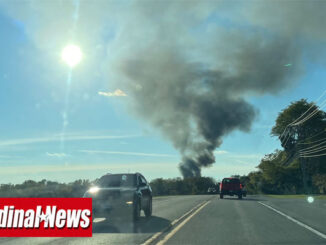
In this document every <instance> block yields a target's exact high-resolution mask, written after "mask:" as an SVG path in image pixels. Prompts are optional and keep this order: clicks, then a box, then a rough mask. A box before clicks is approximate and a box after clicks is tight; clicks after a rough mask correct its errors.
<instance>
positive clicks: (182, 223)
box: [157, 201, 211, 245]
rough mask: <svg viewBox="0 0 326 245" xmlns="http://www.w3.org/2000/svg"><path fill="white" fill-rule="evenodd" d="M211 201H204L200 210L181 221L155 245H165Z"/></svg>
mask: <svg viewBox="0 0 326 245" xmlns="http://www.w3.org/2000/svg"><path fill="white" fill-rule="evenodd" d="M210 202H211V201H206V203H205V204H203V205H202V206H201V207H200V208H198V209H197V210H196V211H195V212H193V213H192V214H191V215H190V216H189V217H187V218H186V219H185V220H184V221H182V222H181V223H180V224H179V225H177V227H175V228H174V229H173V230H172V231H171V232H170V233H169V234H167V235H166V236H165V237H164V239H163V240H161V241H160V242H158V243H157V245H163V244H165V243H166V242H167V241H168V240H169V239H170V238H171V237H172V236H174V234H175V233H177V232H178V231H179V230H180V229H181V228H182V227H183V226H184V225H185V224H186V223H187V222H188V221H189V220H190V219H191V218H192V217H194V216H195V215H196V214H197V213H198V212H199V211H200V210H202V209H203V208H204V207H205V206H206V205H207V204H208V203H210Z"/></svg>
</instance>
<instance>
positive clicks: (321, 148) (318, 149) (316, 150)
mask: <svg viewBox="0 0 326 245" xmlns="http://www.w3.org/2000/svg"><path fill="white" fill-rule="evenodd" d="M324 150H326V146H322V147H319V148H317V149H313V150H309V151H300V154H302V155H304V154H306V153H308V154H310V153H317V152H321V151H324Z"/></svg>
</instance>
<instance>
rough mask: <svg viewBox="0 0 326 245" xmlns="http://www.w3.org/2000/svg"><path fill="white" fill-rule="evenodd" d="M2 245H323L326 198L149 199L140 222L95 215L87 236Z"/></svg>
mask: <svg viewBox="0 0 326 245" xmlns="http://www.w3.org/2000/svg"><path fill="white" fill-rule="evenodd" d="M0 243H3V244H58V245H59V244H146V245H148V244H157V243H158V244H282V245H283V244H326V200H315V201H314V202H313V203H308V202H307V201H306V200H305V199H279V198H271V197H266V196H249V197H247V198H244V199H243V200H238V199H237V198H233V197H230V198H228V197H226V198H224V199H222V200H221V199H219V197H218V196H217V195H210V196H209V195H203V196H169V197H158V198H154V200H153V217H152V218H150V219H146V218H145V217H144V215H142V217H141V220H140V221H139V223H138V224H132V223H128V222H122V221H121V222H118V223H117V224H114V225H113V224H111V222H110V221H106V220H105V219H101V218H97V219H95V221H94V223H93V237H91V238H1V239H0Z"/></svg>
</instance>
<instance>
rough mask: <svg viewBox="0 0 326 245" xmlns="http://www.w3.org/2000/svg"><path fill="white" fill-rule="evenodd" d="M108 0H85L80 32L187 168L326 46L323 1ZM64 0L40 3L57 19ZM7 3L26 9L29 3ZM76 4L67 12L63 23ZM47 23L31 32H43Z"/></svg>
mask: <svg viewBox="0 0 326 245" xmlns="http://www.w3.org/2000/svg"><path fill="white" fill-rule="evenodd" d="M99 3H100V4H98V5H97V7H96V5H95V4H92V5H91V7H90V4H89V3H88V2H86V1H85V2H84V1H80V2H79V15H78V16H79V17H78V22H77V27H76V36H77V37H78V38H80V39H81V40H82V39H83V38H85V39H87V40H88V43H89V44H92V43H97V44H98V43H100V45H99V48H101V50H103V51H105V52H106V54H107V56H106V58H105V60H104V61H103V62H102V63H101V67H102V72H103V74H102V75H103V77H106V78H107V79H108V80H109V81H110V85H111V87H112V89H116V88H121V89H122V91H125V92H126V94H128V99H127V101H128V104H129V108H130V110H131V112H132V113H133V114H134V115H135V116H137V117H139V118H141V119H142V120H144V121H145V122H147V123H149V124H150V125H152V126H153V127H154V128H156V129H158V130H159V131H160V132H161V134H162V136H163V137H165V138H167V139H169V140H170V141H171V142H172V143H173V145H174V147H175V148H176V149H177V150H178V151H179V152H180V154H181V162H180V165H179V168H180V171H181V173H182V175H183V176H184V177H190V176H200V174H201V169H202V168H203V167H209V166H211V165H212V164H213V163H214V162H215V157H214V150H215V149H216V148H217V147H219V146H220V145H221V144H222V140H223V137H224V136H225V135H227V134H229V133H230V132H232V131H234V130H241V131H244V132H248V131H249V130H250V127H251V124H252V123H253V121H254V119H255V118H256V116H257V112H256V110H255V108H254V107H253V106H252V105H251V104H250V103H249V102H248V98H249V97H250V96H262V95H265V94H276V93H278V92H280V91H282V90H284V89H287V88H290V87H291V86H293V84H294V83H295V80H296V78H297V77H298V76H299V75H301V74H302V72H304V70H303V66H302V60H303V59H304V58H308V59H311V61H314V62H315V61H317V60H318V59H316V58H318V57H321V56H322V55H324V53H325V49H324V48H322V47H323V45H322V44H323V42H324V41H325V36H326V34H325V32H324V24H325V23H326V15H325V14H324V13H325V10H326V8H325V7H326V2H323V1H318V2H317V1H314V2H308V1H307V2H303V1H275V2H274V1H273V2H271V1H266V2H264V1H260V2H257V1H253V2H251V1H246V2H241V1H217V2H213V1H207V2H205V1H200V2H199V1H198V2H197V1H196V2H195V1H194V2H192V1H132V2H128V3H126V2H121V1H116V2H114V1H109V2H108V3H106V2H104V1H103V2H102V1H100V2H99ZM61 5H62V3H61ZM61 5H60V7H57V8H56V7H55V6H52V5H51V8H50V7H49V6H47V5H39V6H33V8H34V10H33V11H34V12H37V13H41V14H39V16H41V17H42V16H43V17H44V18H46V19H47V22H51V23H53V22H55V21H56V19H58V16H60V13H61V12H60V11H61V10H62V6H61ZM266 5H268V6H267V7H266ZM71 6H72V5H71ZM6 7H7V8H8V9H9V12H10V13H11V14H13V15H16V16H17V15H18V16H21V18H24V17H23V16H24V15H23V14H22V12H21V11H23V10H20V12H19V13H17V12H15V11H13V10H12V8H10V6H9V7H8V6H6ZM24 11H26V10H24ZM47 11H48V12H49V13H51V14H50V15H46V13H47ZM70 12H73V10H71V11H70ZM68 13H69V11H68V12H67V10H65V11H64V13H63V14H65V16H61V17H62V18H59V21H60V22H59V24H60V28H63V29H64V28H65V26H66V25H65V23H64V22H65V21H69V18H68V17H67V16H66V15H67V14H68ZM61 14H62V13H61ZM29 16H30V15H29ZM49 16H53V19H51V20H49V19H48V18H50V17H49ZM54 16H56V17H55V18H54ZM26 21H27V22H28V20H26ZM47 22H45V23H47ZM41 23H44V22H41ZM56 28H57V26H53V28H52V29H51V30H52V31H53V30H55V29H56ZM48 29H49V28H46V26H38V27H36V28H35V29H32V30H31V31H30V33H32V34H31V35H32V36H33V38H35V39H37V40H42V38H44V36H42V33H43V32H45V31H46V30H48ZM61 31H62V30H61ZM67 32H68V31H67ZM90 33H91V34H92V35H89V34H90ZM103 33H111V34H110V35H109V37H107V36H106V37H105V38H103ZM47 35H49V34H48V33H47ZM86 35H87V38H86V37H85V36H86ZM90 36H92V37H93V39H94V40H93V39H90ZM104 39H105V40H104ZM286 64H292V65H291V66H286Z"/></svg>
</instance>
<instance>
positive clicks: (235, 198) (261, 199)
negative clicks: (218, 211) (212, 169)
mask: <svg viewBox="0 0 326 245" xmlns="http://www.w3.org/2000/svg"><path fill="white" fill-rule="evenodd" d="M221 200H233V201H235V200H236V201H239V202H248V201H255V202H258V201H266V200H265V199H263V198H260V197H250V198H246V197H244V198H242V199H238V197H224V198H223V199H221Z"/></svg>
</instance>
